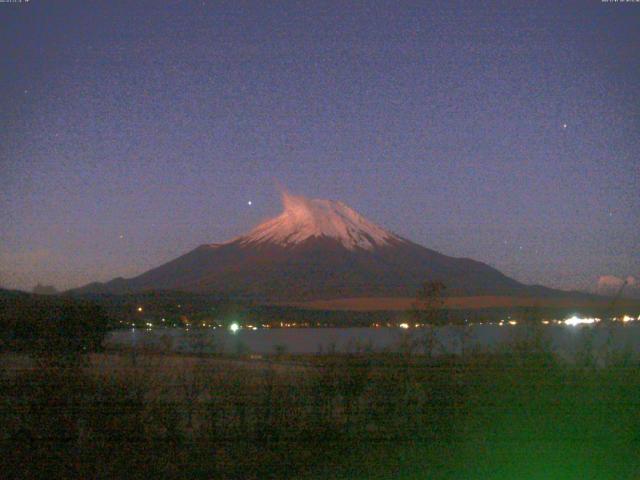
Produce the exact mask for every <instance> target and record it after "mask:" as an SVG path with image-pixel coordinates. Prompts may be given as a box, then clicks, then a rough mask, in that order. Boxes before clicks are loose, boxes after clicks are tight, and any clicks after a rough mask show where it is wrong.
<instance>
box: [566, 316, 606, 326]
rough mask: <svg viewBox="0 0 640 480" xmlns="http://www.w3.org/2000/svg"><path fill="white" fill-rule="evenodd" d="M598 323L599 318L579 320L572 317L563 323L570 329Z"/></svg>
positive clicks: (579, 318)
mask: <svg viewBox="0 0 640 480" xmlns="http://www.w3.org/2000/svg"><path fill="white" fill-rule="evenodd" d="M599 321H600V319H599V318H581V317H578V316H576V315H574V316H573V317H570V318H567V319H566V320H565V321H564V324H565V325H569V326H570V327H575V326H576V325H591V324H593V323H598V322H599Z"/></svg>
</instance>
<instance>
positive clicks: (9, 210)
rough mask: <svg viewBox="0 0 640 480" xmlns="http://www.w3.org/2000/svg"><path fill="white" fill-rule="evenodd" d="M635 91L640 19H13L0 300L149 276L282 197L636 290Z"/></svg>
mask: <svg viewBox="0 0 640 480" xmlns="http://www.w3.org/2000/svg"><path fill="white" fill-rule="evenodd" d="M268 4H272V5H269V6H267V5H268ZM639 87H640V3H626V4H620V3H602V2H601V1H600V0H591V1H582V2H548V3H545V2H537V1H536V2H533V1H526V2H514V1H506V2H500V3H480V2H455V1H447V2H423V1H416V2H407V3H401V2H395V1H394V2H388V3H387V2H358V3H348V2H335V3H325V2H279V3H277V4H276V3H275V2H237V1H232V2H228V3H222V2H209V1H171V2H162V1H158V0H154V1H138V0H136V1H131V0H128V1H102V2H90V1H86V0H85V1H78V2H75V1H65V2H52V1H45V0H31V1H28V2H23V3H0V127H1V128H0V285H2V286H3V287H5V288H7V287H8V288H22V289H31V288H32V287H33V286H34V285H35V284H36V283H38V282H42V283H47V284H53V285H55V286H56V287H57V288H59V289H63V288H69V287H74V286H79V285H82V284H84V283H87V282H89V281H94V280H99V281H105V280H109V279H111V278H113V277H116V276H124V277H127V276H133V275H135V274H138V273H141V272H143V271H145V270H146V269H149V268H151V267H154V266H157V265H159V264H161V263H163V262H165V261H167V260H170V259H172V258H173V257H175V256H177V255H179V254H182V253H185V252H187V251H188V250H191V249H192V248H194V247H196V246H198V245H200V244H202V243H212V242H221V241H225V240H228V239H230V238H232V237H234V236H236V235H239V234H241V233H244V232H246V231H247V230H248V229H249V228H251V227H252V226H254V225H255V224H256V223H258V222H259V221H261V220H263V219H264V218H266V217H269V216H273V215H275V214H277V213H278V212H279V211H280V200H279V193H278V188H279V187H278V185H282V186H285V187H286V188H287V189H288V190H290V191H291V192H293V193H296V194H301V195H306V196H309V197H316V198H329V199H334V200H342V201H343V202H345V203H346V204H348V205H350V206H351V207H353V208H355V209H356V210H358V211H359V212H360V213H362V214H363V215H364V216H366V217H367V218H369V219H370V220H372V221H374V222H376V223H378V224H380V225H382V226H384V227H386V228H388V229H390V230H393V231H395V232H396V233H398V234H399V235H401V236H404V237H406V238H409V239H411V240H413V241H415V242H417V243H420V244H423V245H425V246H427V247H429V248H433V249H436V250H438V251H441V252H442V253H445V254H448V255H454V256H465V257H471V258H474V259H476V260H480V261H484V262H486V263H488V264H490V265H492V266H494V267H496V268H498V269H500V270H502V271H503V272H504V273H506V274H508V275H511V276H513V277H515V278H516V279H518V280H521V281H524V282H529V283H542V284H545V285H549V286H554V287H561V288H581V289H593V288H595V287H596V284H597V282H598V279H599V278H600V277H601V276H605V275H611V276H616V277H620V278H623V277H624V278H626V277H627V276H630V275H631V276H634V277H636V278H637V277H639V276H640V234H639V227H640V188H639V185H640V92H639ZM248 202H251V205H249V203H248ZM611 281H613V282H614V283H615V280H613V279H611ZM636 288H637V287H636Z"/></svg>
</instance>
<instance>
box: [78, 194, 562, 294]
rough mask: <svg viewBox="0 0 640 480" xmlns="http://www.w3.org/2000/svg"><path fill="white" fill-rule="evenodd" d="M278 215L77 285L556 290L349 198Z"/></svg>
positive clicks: (308, 290)
mask: <svg viewBox="0 0 640 480" xmlns="http://www.w3.org/2000/svg"><path fill="white" fill-rule="evenodd" d="M282 201H283V207H284V208H283V211H282V213H281V214H280V215H278V216H276V217H274V218H271V219H268V220H266V221H264V222H262V223H260V224H259V225H258V226H257V227H255V228H254V229H252V230H251V231H250V232H249V233H248V234H246V235H241V236H239V237H236V238H233V239H231V240H229V241H227V242H224V243H215V244H203V245H200V246H199V247H196V248H195V249H193V250H191V251H190V252H187V253H185V254H184V255H181V256H179V257H177V258H175V259H173V260H171V261H169V262H166V263H164V264H162V265H160V266H158V267H156V268H153V269H151V270H149V271H147V272H144V273H142V274H141V275H138V276H136V277H133V278H130V279H124V278H121V277H119V278H116V279H114V280H111V281H110V282H106V283H92V284H89V285H86V286H84V287H81V288H79V289H75V290H73V291H72V292H73V293H133V292H138V291H145V290H154V289H163V290H182V291H189V292H198V293H208V292H210V293H216V294H224V295H227V296H232V297H238V298H246V299H253V300H258V301H262V302H274V301H311V300H328V299H337V298H349V297H413V296H415V293H416V291H417V290H418V288H419V287H420V285H421V284H422V283H424V282H425V281H427V280H437V281H441V282H443V283H444V284H445V285H446V287H447V290H446V293H447V295H450V296H478V295H512V296H515V295H517V296H528V295H531V296H533V295H535V296H550V295H565V294H566V292H563V291H559V290H553V289H550V288H547V287H542V286H528V285H524V284H522V283H520V282H518V281H517V280H514V279H512V278H510V277H508V276H506V275H504V274H503V273H502V272H500V271H498V270H497V269H495V268H493V267H491V266H489V265H487V264H485V263H483V262H479V261H477V260H473V259H470V258H459V257H450V256H447V255H444V254H441V253H439V252H437V251H435V250H431V249H429V248H427V247H423V246H421V245H418V244H416V243H414V242H412V241H410V240H407V239H405V238H403V237H401V236H399V235H397V234H395V233H393V232H390V231H388V230H386V229H384V228H382V227H380V226H378V225H377V224H375V223H373V222H371V221H369V220H367V219H366V218H364V217H363V216H362V215H360V214H359V213H358V212H356V211H355V210H353V209H351V208H350V207H348V206H347V205H345V204H344V203H342V202H336V201H331V200H318V199H308V198H305V197H302V196H296V195H291V194H289V193H287V192H284V193H283V194H282Z"/></svg>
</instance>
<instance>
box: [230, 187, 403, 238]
mask: <svg viewBox="0 0 640 480" xmlns="http://www.w3.org/2000/svg"><path fill="white" fill-rule="evenodd" d="M282 203H283V206H284V211H283V212H282V213H281V214H280V215H279V216H277V217H275V218H272V219H270V220H267V221H265V222H263V223H261V224H260V225H258V226H257V227H256V228H254V229H253V230H252V231H251V232H249V234H247V235H245V236H243V237H240V239H236V240H235V241H238V240H239V241H240V243H241V244H251V243H263V242H269V243H275V244H279V245H283V246H289V245H293V244H298V243H302V242H304V241H305V240H308V239H310V238H313V237H318V238H319V237H328V238H333V239H335V240H337V241H338V242H340V243H341V244H342V245H343V246H344V247H345V248H347V249H349V250H355V249H357V248H362V249H365V250H372V249H373V248H375V247H382V246H386V245H389V244H390V243H389V241H390V240H391V239H394V240H397V241H402V239H400V238H399V237H398V236H396V235H394V234H393V233H391V232H389V231H387V230H385V229H383V228H381V227H379V226H378V225H376V224H374V223H372V222H370V221H368V220H367V219H366V218H364V217H363V216H362V215H360V214H359V213H358V212H356V211H355V210H353V209H351V208H349V207H348V206H347V205H345V204H344V203H342V202H335V201H331V200H318V199H309V198H306V197H303V196H298V195H291V194H289V193H286V192H283V194H282Z"/></svg>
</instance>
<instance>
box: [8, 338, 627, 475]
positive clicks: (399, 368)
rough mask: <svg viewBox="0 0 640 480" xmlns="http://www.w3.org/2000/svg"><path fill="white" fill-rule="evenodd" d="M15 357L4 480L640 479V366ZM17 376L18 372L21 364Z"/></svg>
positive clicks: (506, 355)
mask: <svg viewBox="0 0 640 480" xmlns="http://www.w3.org/2000/svg"><path fill="white" fill-rule="evenodd" d="M529 347H530V348H523V345H522V344H519V345H518V346H517V347H516V346H514V347H513V348H511V349H505V350H504V351H502V352H500V353H490V354H488V353H485V354H473V355H466V356H464V357H442V358H438V359H428V358H426V357H424V356H416V355H411V354H409V353H404V354H403V353H398V354H386V355H381V354H376V355H368V354H353V355H327V356H315V357H313V358H312V359H310V358H308V357H307V358H304V359H303V361H301V362H300V364H299V366H298V367H296V358H295V357H289V358H287V359H286V364H284V365H283V364H280V363H278V361H277V359H274V361H273V362H257V363H253V364H245V363H244V362H243V361H241V360H239V359H234V358H208V357H199V358H196V357H178V356H161V355H155V356H153V355H137V356H135V357H133V356H130V355H129V354H94V355H91V356H87V357H78V358H76V359H75V360H70V359H69V358H66V357H65V358H63V359H56V358H53V357H47V358H35V357H34V358H29V357H26V356H22V357H19V356H16V355H9V354H6V355H4V356H3V357H1V358H2V366H3V368H2V375H1V376H0V379H1V381H0V415H1V418H0V421H1V423H2V425H3V426H4V428H3V429H2V432H1V433H0V438H1V442H2V448H3V452H4V455H3V456H2V457H1V460H0V462H1V463H2V465H0V468H2V470H1V471H2V472H3V476H4V477H6V478H12V477H13V478H37V477H42V476H43V475H46V477H47V478H63V477H64V478H68V477H76V478H120V477H127V478H138V477H140V478H150V477H153V476H158V477H162V478H239V479H240V478H243V479H245V478H255V479H262V478H305V479H307V478H308V479H340V478H343V479H354V478H362V479H375V478H377V479H386V478H406V479H423V478H424V479H439V478H442V479H560V480H565V479H616V480H617V479H634V478H640V397H639V396H638V394H639V393H640V369H639V368H638V366H639V363H638V360H637V359H635V358H631V357H629V356H626V357H619V358H612V359H610V361H609V363H608V364H606V365H601V366H598V367H594V366H593V364H592V363H590V362H583V363H580V364H566V363H563V362H562V361H561V360H559V359H558V358H556V357H555V356H554V355H553V354H551V353H549V352H547V351H545V350H544V349H543V348H539V345H530V346H529ZM18 367H20V368H18Z"/></svg>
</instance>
